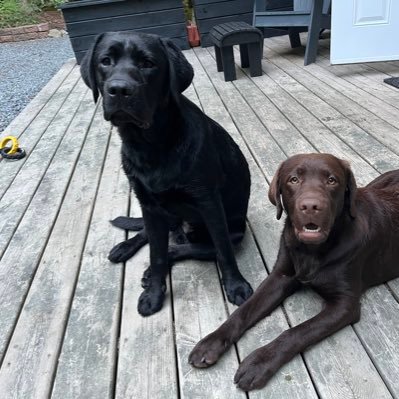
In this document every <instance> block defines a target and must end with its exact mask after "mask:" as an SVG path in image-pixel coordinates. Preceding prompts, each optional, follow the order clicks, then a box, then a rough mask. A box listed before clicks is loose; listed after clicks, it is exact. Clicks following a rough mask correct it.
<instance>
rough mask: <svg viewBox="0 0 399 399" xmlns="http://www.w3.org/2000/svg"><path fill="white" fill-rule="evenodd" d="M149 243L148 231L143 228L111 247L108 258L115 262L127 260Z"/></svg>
mask: <svg viewBox="0 0 399 399" xmlns="http://www.w3.org/2000/svg"><path fill="white" fill-rule="evenodd" d="M147 243H148V238H147V234H146V231H145V229H142V230H141V231H140V232H139V233H137V234H136V235H135V236H134V237H132V238H129V239H128V240H126V241H122V242H120V243H119V244H117V245H115V246H114V247H113V248H112V249H111V251H110V253H109V255H108V259H109V260H110V261H111V262H113V263H119V262H126V261H127V260H128V259H130V258H131V257H132V256H133V255H134V254H135V253H136V252H137V251H138V250H139V249H140V248H142V247H143V246H144V245H145V244H147Z"/></svg>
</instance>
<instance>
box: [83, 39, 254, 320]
mask: <svg viewBox="0 0 399 399" xmlns="http://www.w3.org/2000/svg"><path fill="white" fill-rule="evenodd" d="M81 73H82V77H83V80H84V81H85V83H86V84H87V85H88V86H89V87H90V88H91V90H92V91H93V96H94V100H95V101H97V99H98V97H99V94H100V93H101V95H102V98H103V108H104V117H105V119H106V120H108V121H111V123H112V124H113V125H114V126H117V127H118V131H119V134H120V136H121V138H122V164H123V168H124V171H125V173H126V175H127V177H128V179H129V182H130V184H131V187H132V188H133V190H134V192H135V194H136V196H137V198H138V200H139V202H140V206H141V209H142V213H143V219H141V218H127V217H120V218H117V219H115V220H114V221H113V224H114V225H115V226H118V227H121V228H125V229H128V230H135V231H139V233H138V234H137V235H136V236H135V237H133V238H131V239H129V240H127V241H124V242H122V243H120V244H118V245H117V246H116V247H114V248H113V249H112V251H111V253H110V255H109V259H110V260H111V261H113V262H124V261H126V260H127V259H129V258H130V257H131V256H133V255H134V254H135V253H136V252H137V251H138V249H139V248H141V247H142V246H143V245H145V244H146V243H147V242H149V245H150V267H149V269H147V271H146V272H145V273H144V277H143V287H144V288H145V289H144V292H143V293H142V294H141V296H140V299H139V303H138V311H139V313H140V314H142V315H143V316H148V315H151V314H153V313H155V312H157V311H158V310H160V309H161V307H162V304H163V301H164V297H165V290H166V285H165V277H166V275H167V273H168V269H169V265H170V262H173V261H177V260H182V259H189V258H193V259H202V260H211V259H216V258H217V260H218V264H219V267H220V269H221V273H222V280H223V284H224V288H225V291H226V294H227V298H228V299H229V301H230V302H232V303H234V304H236V305H241V304H242V303H243V302H244V301H245V300H246V299H248V298H249V296H250V295H251V294H252V288H251V286H250V285H249V284H248V282H247V281H246V280H245V279H244V277H243V276H242V275H241V273H240V271H239V270H238V267H237V263H236V260H235V256H234V253H233V244H237V243H239V242H240V241H241V240H242V238H243V236H244V232H245V226H246V223H245V218H246V213H247V207H248V199H249V192H250V174H249V169H248V164H247V162H246V160H245V158H244V156H243V154H242V153H241V151H240V149H239V147H238V146H237V144H236V143H235V142H234V141H233V139H232V138H231V137H230V136H229V134H228V133H227V132H226V131H225V130H224V129H223V128H222V127H221V126H220V125H218V124H217V123H216V122H215V121H213V120H212V119H210V118H209V117H207V116H206V115H205V114H204V113H203V112H202V111H201V110H200V109H199V108H198V107H197V106H196V105H195V104H193V103H192V102H191V101H189V100H188V99H187V98H186V97H184V96H183V95H182V92H183V91H184V90H185V89H186V88H187V87H188V86H189V85H190V84H191V81H192V79H193V75H194V73H193V69H192V67H191V65H190V64H189V63H188V61H187V60H186V58H185V57H184V55H183V53H182V52H181V51H180V49H179V48H178V47H176V45H175V44H173V42H172V41H170V40H168V39H163V38H161V37H159V36H157V35H150V34H142V33H126V32H113V33H105V34H101V35H99V36H97V38H96V39H95V43H94V45H93V47H92V48H91V49H90V50H89V51H88V52H87V53H86V55H85V57H84V59H83V61H82V65H81ZM183 222H184V229H185V230H183V228H182V226H183V225H182V223H183ZM170 231H174V232H175V233H176V234H175V236H176V238H177V242H178V245H170V246H169V242H168V237H169V232H170Z"/></svg>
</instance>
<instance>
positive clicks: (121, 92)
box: [107, 80, 134, 97]
mask: <svg viewBox="0 0 399 399" xmlns="http://www.w3.org/2000/svg"><path fill="white" fill-rule="evenodd" d="M133 91H134V90H133V88H132V87H131V86H130V85H129V84H128V82H125V81H123V80H113V81H112V82H110V83H109V85H108V87H107V93H108V94H109V95H110V96H111V97H130V96H132V95H133Z"/></svg>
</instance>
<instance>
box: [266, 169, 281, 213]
mask: <svg viewBox="0 0 399 399" xmlns="http://www.w3.org/2000/svg"><path fill="white" fill-rule="evenodd" d="M282 166H283V163H282V164H280V166H279V167H278V169H277V171H276V173H275V174H274V176H273V180H272V182H271V183H270V187H269V201H270V202H271V203H272V204H273V205H274V206H276V207H277V214H276V218H277V220H280V219H281V215H282V214H283V204H282V203H281V197H280V194H281V188H280V171H281V167H282Z"/></svg>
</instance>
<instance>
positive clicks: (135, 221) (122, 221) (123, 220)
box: [110, 216, 144, 231]
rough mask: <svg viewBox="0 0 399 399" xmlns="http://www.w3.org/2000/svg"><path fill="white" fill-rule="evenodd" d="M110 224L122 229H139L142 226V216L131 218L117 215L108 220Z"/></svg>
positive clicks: (141, 228)
mask: <svg viewBox="0 0 399 399" xmlns="http://www.w3.org/2000/svg"><path fill="white" fill-rule="evenodd" d="M110 222H111V224H112V226H115V227H119V228H120V229H123V230H129V231H140V230H143V228H144V220H143V218H131V217H127V216H119V217H117V218H115V219H114V220H111V221H110Z"/></svg>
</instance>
